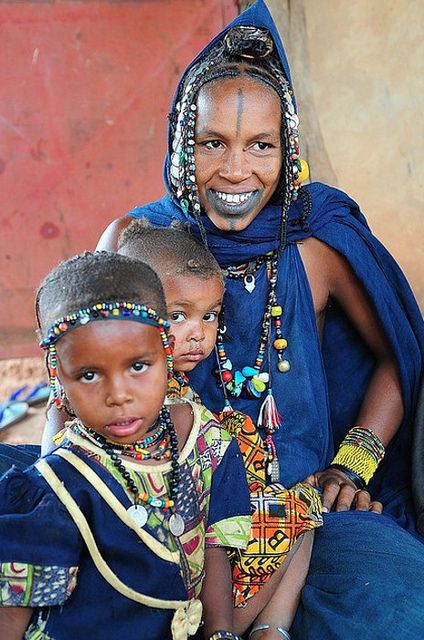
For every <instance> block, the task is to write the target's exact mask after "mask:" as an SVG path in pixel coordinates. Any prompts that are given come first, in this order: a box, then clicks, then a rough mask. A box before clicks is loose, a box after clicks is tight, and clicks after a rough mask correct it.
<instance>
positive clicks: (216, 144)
mask: <svg viewBox="0 0 424 640" xmlns="http://www.w3.org/2000/svg"><path fill="white" fill-rule="evenodd" d="M203 146H204V147H206V149H219V148H220V147H221V146H222V143H221V142H220V141H219V140H208V141H207V142H204V143H203Z"/></svg>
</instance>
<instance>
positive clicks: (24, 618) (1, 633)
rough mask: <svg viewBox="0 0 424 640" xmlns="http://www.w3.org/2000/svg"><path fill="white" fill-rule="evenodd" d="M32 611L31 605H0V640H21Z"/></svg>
mask: <svg viewBox="0 0 424 640" xmlns="http://www.w3.org/2000/svg"><path fill="white" fill-rule="evenodd" d="M32 612H33V609H32V608H31V607H0V640H22V638H23V637H24V633H25V631H26V630H27V628H28V625H29V621H30V619H31V616H32Z"/></svg>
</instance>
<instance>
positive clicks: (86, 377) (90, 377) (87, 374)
mask: <svg viewBox="0 0 424 640" xmlns="http://www.w3.org/2000/svg"><path fill="white" fill-rule="evenodd" d="M79 379H80V380H81V382H95V381H96V380H97V379H98V374H97V373H95V372H94V371H84V373H82V374H81V375H80V377H79Z"/></svg>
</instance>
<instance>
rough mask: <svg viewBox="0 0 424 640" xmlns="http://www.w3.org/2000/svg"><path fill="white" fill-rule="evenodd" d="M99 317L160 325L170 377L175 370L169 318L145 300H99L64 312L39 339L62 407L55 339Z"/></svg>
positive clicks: (158, 326)
mask: <svg viewBox="0 0 424 640" xmlns="http://www.w3.org/2000/svg"><path fill="white" fill-rule="evenodd" d="M98 320H132V321H135V322H139V323H141V324H147V325H150V326H152V327H157V328H158V329H159V333H160V337H161V339H162V346H163V349H164V351H165V354H166V362H167V371H168V377H169V378H171V377H172V374H173V360H172V349H171V347H170V344H169V340H168V334H167V330H168V329H169V327H170V326H171V325H170V323H169V322H168V321H167V320H164V319H163V318H161V317H160V316H159V315H158V314H157V313H156V311H155V310H154V309H152V308H151V307H148V306H146V305H144V304H135V303H133V302H98V303H96V304H94V305H93V306H91V307H83V308H81V309H78V310H77V311H75V312H74V313H70V314H68V315H66V316H62V317H61V318H59V319H58V320H56V322H54V323H53V324H52V326H51V327H50V328H49V330H48V331H47V336H46V337H45V338H43V339H42V340H41V341H40V347H42V348H43V349H45V350H46V351H48V358H49V370H50V387H51V390H52V393H53V398H54V403H55V404H56V406H57V407H58V408H59V409H61V408H63V406H64V404H63V397H62V389H61V387H60V383H59V381H58V378H57V354H56V342H57V341H58V340H60V339H61V338H63V336H65V335H66V334H67V333H69V331H72V329H77V328H78V327H82V326H85V325H87V324H88V323H89V322H95V321H98Z"/></svg>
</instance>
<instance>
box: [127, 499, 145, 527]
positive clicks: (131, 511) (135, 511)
mask: <svg viewBox="0 0 424 640" xmlns="http://www.w3.org/2000/svg"><path fill="white" fill-rule="evenodd" d="M127 513H128V515H129V516H130V518H131V519H132V520H133V522H135V524H136V525H137V527H140V529H141V528H142V527H144V525H145V524H146V522H147V517H148V516H147V511H146V508H145V507H143V505H142V504H133V505H131V507H129V508H128V509H127Z"/></svg>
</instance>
